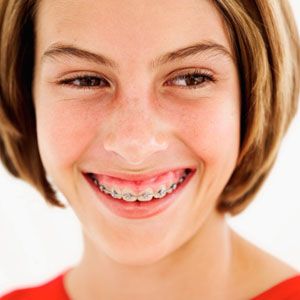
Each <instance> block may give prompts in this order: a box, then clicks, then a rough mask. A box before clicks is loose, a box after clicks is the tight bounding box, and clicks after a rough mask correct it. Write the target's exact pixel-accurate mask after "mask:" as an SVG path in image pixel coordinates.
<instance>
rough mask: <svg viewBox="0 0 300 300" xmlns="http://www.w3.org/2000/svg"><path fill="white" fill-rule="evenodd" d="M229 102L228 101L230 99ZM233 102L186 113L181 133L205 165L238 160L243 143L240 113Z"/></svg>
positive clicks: (180, 126) (183, 117) (180, 127)
mask: <svg viewBox="0 0 300 300" xmlns="http://www.w3.org/2000/svg"><path fill="white" fill-rule="evenodd" d="M227 100H228V99H227ZM233 102H234V101H227V102H226V101H223V102H221V101H220V102H218V103H214V104H213V105H208V106H204V105H203V106H199V107H198V108H195V107H193V109H186V110H185V113H184V114H183V115H181V117H180V118H179V120H180V121H179V122H178V121H177V122H178V124H179V132H180V133H181V138H182V140H183V141H184V142H185V144H186V145H188V146H189V148H190V149H192V151H193V152H194V153H195V154H196V156H197V158H198V159H200V160H202V161H203V162H204V163H205V165H216V164H217V163H219V162H223V163H226V161H227V160H229V161H230V160H231V161H234V162H235V160H236V158H237V155H238V151H239V143H240V140H239V139H240V112H239V106H238V105H233Z"/></svg>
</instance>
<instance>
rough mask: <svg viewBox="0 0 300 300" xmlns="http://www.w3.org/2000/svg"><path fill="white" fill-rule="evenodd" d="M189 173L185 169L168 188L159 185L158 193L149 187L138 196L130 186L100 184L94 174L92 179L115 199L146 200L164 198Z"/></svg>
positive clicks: (101, 189)
mask: <svg viewBox="0 0 300 300" xmlns="http://www.w3.org/2000/svg"><path fill="white" fill-rule="evenodd" d="M188 174H189V172H187V171H185V173H184V175H183V176H181V177H180V178H179V180H178V182H177V183H172V184H171V185H170V183H168V184H167V186H169V188H168V189H167V188H166V185H165V184H163V185H161V186H160V187H159V189H158V191H157V192H156V193H155V192H154V191H153V189H152V188H147V189H146V190H145V191H144V192H143V193H142V194H140V195H138V196H135V195H134V193H133V192H132V191H131V190H130V189H128V188H125V189H123V190H121V189H120V188H118V187H115V186H112V187H106V186H104V185H103V184H100V183H99V181H98V179H97V178H95V177H94V176H93V175H92V174H91V179H92V180H93V182H94V183H95V185H97V186H98V188H99V189H100V191H102V192H104V193H105V194H110V195H111V196H112V197H113V198H115V199H123V200H124V201H128V202H134V201H136V200H139V201H143V202H146V201H150V200H152V199H153V197H154V198H156V199H159V198H163V197H164V196H165V195H166V194H170V193H172V192H173V191H174V190H175V189H176V188H177V186H178V184H180V183H182V182H183V181H184V180H185V178H186V177H187V175H188Z"/></svg>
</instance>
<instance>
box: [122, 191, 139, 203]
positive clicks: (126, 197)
mask: <svg viewBox="0 0 300 300" xmlns="http://www.w3.org/2000/svg"><path fill="white" fill-rule="evenodd" d="M122 199H123V200H125V201H128V202H134V201H135V200H137V197H136V196H134V194H133V193H132V191H131V190H129V189H126V188H125V189H124V190H123V193H122Z"/></svg>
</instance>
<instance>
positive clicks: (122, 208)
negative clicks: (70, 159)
mask: <svg viewBox="0 0 300 300" xmlns="http://www.w3.org/2000/svg"><path fill="white" fill-rule="evenodd" d="M189 171H190V173H189V174H188V175H187V177H186V179H185V180H184V181H183V182H182V184H179V186H178V187H177V188H176V189H175V191H173V192H171V193H169V194H167V195H166V196H164V197H162V198H160V199H153V200H151V201H147V202H140V201H134V202H127V201H124V200H121V199H114V198H113V197H112V196H111V195H108V194H106V193H103V192H102V191H100V189H99V188H98V187H97V185H95V184H94V182H93V180H92V178H91V177H90V176H89V175H88V174H83V175H85V176H84V177H85V179H86V180H87V182H88V183H89V185H90V186H91V188H92V190H94V192H95V194H96V196H97V197H96V199H97V201H96V202H95V204H96V208H97V209H99V211H100V213H102V212H103V207H106V209H108V211H110V212H111V213H113V214H114V215H117V216H119V217H122V218H127V219H145V218H149V217H152V216H155V215H158V214H160V213H162V212H163V211H165V210H167V209H168V207H170V206H172V205H174V203H176V202H178V201H179V200H180V199H181V200H183V199H182V197H179V196H180V194H181V193H182V192H183V190H184V189H185V187H186V186H187V185H188V183H189V182H190V180H191V179H192V177H193V175H194V174H195V173H196V169H191V170H189Z"/></svg>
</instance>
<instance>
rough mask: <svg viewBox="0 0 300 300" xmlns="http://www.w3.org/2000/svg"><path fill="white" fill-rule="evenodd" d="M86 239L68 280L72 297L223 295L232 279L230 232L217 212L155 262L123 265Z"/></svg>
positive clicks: (171, 297)
mask: <svg viewBox="0 0 300 300" xmlns="http://www.w3.org/2000/svg"><path fill="white" fill-rule="evenodd" d="M84 242H85V251H84V254H83V256H82V260H81V262H80V263H79V265H78V266H76V267H75V268H74V269H73V270H72V271H71V272H69V274H68V275H67V277H66V279H65V285H66V289H67V291H68V293H69V294H70V296H71V298H73V297H72V296H75V295H76V297H74V299H86V300H89V299H98V298H99V297H101V298H103V299H123V300H126V299H137V298H138V297H139V298H141V299H143V300H146V299H147V300H148V299H149V300H150V299H199V298H200V299H201V298H203V299H204V298H205V299H219V298H222V297H221V296H222V295H223V297H224V295H225V294H226V290H227V289H228V287H229V285H230V282H231V281H232V278H231V277H232V265H233V262H232V239H231V231H230V229H229V227H228V225H227V223H226V221H225V218H224V216H221V215H219V214H217V213H212V214H211V216H210V217H209V218H208V219H207V220H206V221H205V224H203V225H202V226H201V228H200V229H199V231H198V232H197V233H196V234H195V235H194V236H193V238H191V239H190V240H189V241H187V242H186V243H184V244H183V245H181V246H180V247H179V248H177V249H176V250H174V252H172V253H170V254H169V255H168V256H167V257H164V258H163V259H161V260H160V261H157V262H155V263H153V264H151V265H145V266H141V265H139V266H133V265H124V264H120V263H118V262H116V261H114V260H112V259H111V258H110V257H109V256H107V255H106V254H105V253H104V252H103V251H101V249H99V246H98V247H96V245H95V244H94V243H93V241H92V240H91V239H89V237H88V236H87V235H84ZM216 287H218V288H217V289H216ZM223 299H224V298H223Z"/></svg>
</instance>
